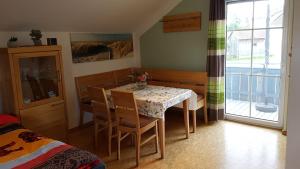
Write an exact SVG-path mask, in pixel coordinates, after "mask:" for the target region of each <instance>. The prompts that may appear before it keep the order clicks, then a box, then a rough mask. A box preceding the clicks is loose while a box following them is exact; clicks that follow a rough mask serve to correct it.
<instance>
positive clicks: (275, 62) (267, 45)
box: [252, 29, 282, 74]
mask: <svg viewBox="0 0 300 169" xmlns="http://www.w3.org/2000/svg"><path fill="white" fill-rule="evenodd" d="M281 49H282V29H267V30H256V31H254V39H253V68H252V71H253V74H268V72H272V71H273V70H280V67H281V55H282V50H281Z"/></svg>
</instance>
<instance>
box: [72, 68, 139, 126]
mask: <svg viewBox="0 0 300 169" xmlns="http://www.w3.org/2000/svg"><path fill="white" fill-rule="evenodd" d="M133 70H134V68H127V69H121V70H115V71H110V72H104V73H97V74H92V75H87V76H79V77H75V84H76V90H77V96H78V102H79V108H80V121H79V123H80V125H82V124H83V116H84V113H85V112H90V113H92V107H91V100H90V98H89V93H88V90H87V88H88V87H94V86H96V87H101V88H105V89H110V88H114V87H117V86H122V85H125V84H129V83H132V79H131V78H129V76H128V75H130V74H132V72H133Z"/></svg>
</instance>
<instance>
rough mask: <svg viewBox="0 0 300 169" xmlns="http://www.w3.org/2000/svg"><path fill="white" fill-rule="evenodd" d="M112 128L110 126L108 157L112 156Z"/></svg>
mask: <svg viewBox="0 0 300 169" xmlns="http://www.w3.org/2000/svg"><path fill="white" fill-rule="evenodd" d="M111 140H112V126H111V125H109V126H108V155H109V156H111Z"/></svg>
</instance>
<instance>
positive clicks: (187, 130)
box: [183, 99, 190, 138]
mask: <svg viewBox="0 0 300 169" xmlns="http://www.w3.org/2000/svg"><path fill="white" fill-rule="evenodd" d="M183 113H184V124H185V134H186V138H189V136H190V124H189V122H190V119H189V99H186V100H184V101H183Z"/></svg>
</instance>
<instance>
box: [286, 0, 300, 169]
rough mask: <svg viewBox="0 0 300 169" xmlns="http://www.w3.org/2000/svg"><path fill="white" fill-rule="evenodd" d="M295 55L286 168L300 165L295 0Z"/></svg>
mask: <svg viewBox="0 0 300 169" xmlns="http://www.w3.org/2000/svg"><path fill="white" fill-rule="evenodd" d="M293 6H294V9H295V10H294V28H293V30H294V31H293V55H292V58H291V77H290V86H289V87H290V88H289V98H288V100H289V102H288V126H287V129H288V137H287V157H286V168H287V169H297V168H299V167H300V160H299V159H300V158H299V156H300V109H299V108H300V107H299V98H300V20H299V17H300V10H298V9H299V8H300V1H299V0H295V1H294V5H293Z"/></svg>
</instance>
